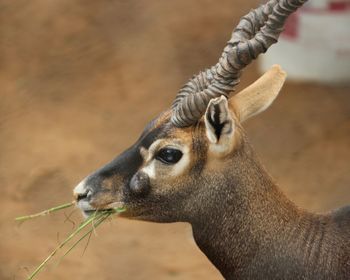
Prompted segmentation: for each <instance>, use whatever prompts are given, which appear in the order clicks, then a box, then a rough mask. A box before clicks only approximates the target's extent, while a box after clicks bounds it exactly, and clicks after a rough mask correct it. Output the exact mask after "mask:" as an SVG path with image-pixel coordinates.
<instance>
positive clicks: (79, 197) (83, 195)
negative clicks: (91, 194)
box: [76, 193, 87, 201]
mask: <svg viewBox="0 0 350 280" xmlns="http://www.w3.org/2000/svg"><path fill="white" fill-rule="evenodd" d="M84 198H87V193H79V194H78V195H77V196H76V199H77V201H79V200H82V199H84Z"/></svg>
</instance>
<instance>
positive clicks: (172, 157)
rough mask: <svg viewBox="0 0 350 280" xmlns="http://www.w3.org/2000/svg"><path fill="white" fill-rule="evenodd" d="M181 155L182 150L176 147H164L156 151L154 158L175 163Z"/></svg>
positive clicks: (166, 162)
mask: <svg viewBox="0 0 350 280" xmlns="http://www.w3.org/2000/svg"><path fill="white" fill-rule="evenodd" d="M181 157H182V152H181V151H179V150H176V149H171V148H164V149H161V150H159V151H158V153H157V154H156V159H157V160H160V161H161V162H163V163H165V164H175V163H177V162H178V161H179V160H180V159H181Z"/></svg>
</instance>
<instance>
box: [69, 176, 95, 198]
mask: <svg viewBox="0 0 350 280" xmlns="http://www.w3.org/2000/svg"><path fill="white" fill-rule="evenodd" d="M85 181H86V180H83V181H81V182H80V183H79V184H78V185H77V186H76V187H75V189H74V191H73V195H74V198H75V200H76V201H77V202H79V201H81V200H87V201H89V200H90V199H91V195H92V192H91V190H89V189H88V188H87V187H86V184H85Z"/></svg>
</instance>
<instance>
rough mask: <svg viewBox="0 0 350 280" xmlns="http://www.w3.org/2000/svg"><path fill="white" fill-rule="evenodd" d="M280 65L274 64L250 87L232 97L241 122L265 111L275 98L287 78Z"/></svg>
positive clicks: (231, 100)
mask: <svg viewBox="0 0 350 280" xmlns="http://www.w3.org/2000/svg"><path fill="white" fill-rule="evenodd" d="M286 76H287V75H286V72H284V71H283V70H282V69H281V67H280V66H279V65H273V66H272V67H271V68H270V69H269V70H268V71H267V72H266V73H265V74H264V75H262V76H261V77H260V78H259V79H258V80H256V81H255V82H254V83H253V84H251V85H250V86H249V87H247V88H245V89H244V90H242V91H241V92H239V93H238V94H236V95H235V96H233V97H232V98H231V99H230V104H232V105H233V107H234V109H235V112H236V114H237V116H238V118H239V120H240V121H241V122H244V121H245V120H247V119H249V118H250V117H252V116H254V115H257V114H259V113H261V112H263V111H265V110H266V109H267V108H268V107H269V106H270V105H271V103H272V102H273V101H274V100H275V98H276V97H277V95H278V93H279V92H280V90H281V88H282V86H283V84H284V81H285V79H286Z"/></svg>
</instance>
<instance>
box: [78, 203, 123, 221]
mask: <svg viewBox="0 0 350 280" xmlns="http://www.w3.org/2000/svg"><path fill="white" fill-rule="evenodd" d="M77 206H78V208H79V209H80V210H81V212H82V214H83V216H84V218H88V217H90V216H91V215H94V214H96V213H98V212H100V211H113V210H115V209H116V208H123V207H124V203H120V202H113V203H110V204H107V205H105V206H103V207H97V208H95V207H92V206H91V205H90V203H88V202H86V201H79V202H78V203H77Z"/></svg>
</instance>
